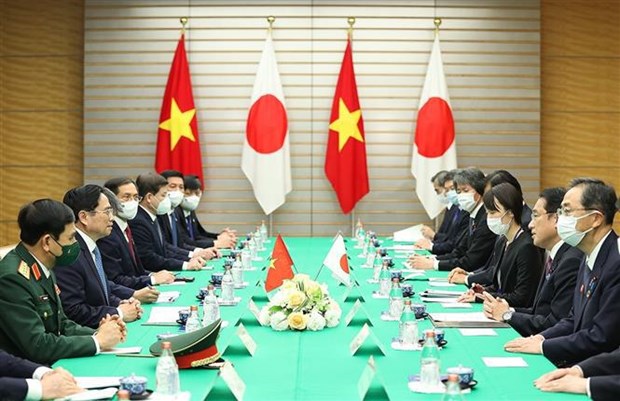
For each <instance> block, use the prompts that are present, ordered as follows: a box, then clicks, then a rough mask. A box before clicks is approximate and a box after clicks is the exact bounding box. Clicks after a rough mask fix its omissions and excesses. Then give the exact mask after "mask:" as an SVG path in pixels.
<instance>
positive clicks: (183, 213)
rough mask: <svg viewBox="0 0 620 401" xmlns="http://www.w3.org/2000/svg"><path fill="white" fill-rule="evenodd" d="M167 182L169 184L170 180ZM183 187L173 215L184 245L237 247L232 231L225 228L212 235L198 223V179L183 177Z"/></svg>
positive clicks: (200, 195)
mask: <svg viewBox="0 0 620 401" xmlns="http://www.w3.org/2000/svg"><path fill="white" fill-rule="evenodd" d="M168 182H169V183H170V179H168ZM183 186H184V190H185V197H184V198H183V201H182V202H181V206H180V207H178V208H176V210H175V213H176V216H177V221H179V223H180V224H179V228H180V231H181V236H182V237H183V240H184V241H185V243H187V244H190V245H196V246H200V247H203V248H208V247H211V246H214V247H215V248H217V249H226V248H234V247H235V246H236V245H237V235H236V232H235V231H234V230H231V229H230V228H225V229H224V230H222V232H220V233H219V234H218V233H212V232H209V231H207V230H205V229H204V227H203V226H202V224H200V221H198V217H197V216H196V208H197V207H198V204H199V203H200V198H201V197H202V186H201V183H200V180H199V179H198V177H196V176H195V175H186V176H184V177H183Z"/></svg>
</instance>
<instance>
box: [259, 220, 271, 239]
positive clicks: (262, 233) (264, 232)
mask: <svg viewBox="0 0 620 401" xmlns="http://www.w3.org/2000/svg"><path fill="white" fill-rule="evenodd" d="M260 236H261V238H262V239H263V243H266V242H267V240H268V239H269V233H268V232H267V226H266V225H265V220H262V221H261V224H260Z"/></svg>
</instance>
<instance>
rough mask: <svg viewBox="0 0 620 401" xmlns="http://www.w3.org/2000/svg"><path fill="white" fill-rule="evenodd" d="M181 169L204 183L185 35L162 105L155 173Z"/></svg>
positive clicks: (174, 62) (169, 77)
mask: <svg viewBox="0 0 620 401" xmlns="http://www.w3.org/2000/svg"><path fill="white" fill-rule="evenodd" d="M170 169H173V170H178V171H180V172H181V173H183V174H193V175H196V176H198V177H199V178H200V182H202V180H203V176H202V157H201V155H200V140H199V135H198V122H197V119H196V108H195V107H194V96H193V95H192V82H191V78H190V74H189V65H188V64H187V55H186V54H185V35H181V38H180V39H179V43H178V45H177V49H176V51H175V52H174V59H173V60H172V66H171V67H170V74H169V75H168V83H167V84H166V92H165V93H164V100H163V102H162V105H161V114H160V116H159V130H158V131H157V152H156V156H155V170H156V171H157V172H162V171H164V170H170Z"/></svg>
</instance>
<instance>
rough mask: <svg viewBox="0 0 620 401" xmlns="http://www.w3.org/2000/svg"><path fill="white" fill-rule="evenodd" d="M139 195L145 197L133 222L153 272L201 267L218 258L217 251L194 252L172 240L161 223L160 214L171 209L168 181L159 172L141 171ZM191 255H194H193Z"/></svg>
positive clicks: (142, 256)
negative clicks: (170, 241) (158, 217)
mask: <svg viewBox="0 0 620 401" xmlns="http://www.w3.org/2000/svg"><path fill="white" fill-rule="evenodd" d="M136 185H137V187H138V195H139V196H140V197H141V198H142V200H141V201H140V206H139V207H138V213H137V215H136V217H135V218H134V219H132V220H130V221H129V227H130V228H131V232H132V234H133V240H134V242H135V245H136V249H137V250H138V257H139V258H140V260H141V261H142V263H143V264H144V265H145V266H148V267H149V269H150V270H151V271H161V270H200V269H202V266H203V265H204V264H205V263H206V260H207V259H211V258H213V257H215V252H213V251H210V250H204V251H205V252H204V253H202V254H199V255H193V252H190V251H188V250H186V249H181V248H179V247H176V246H174V245H172V244H170V243H168V242H167V241H166V240H165V238H164V235H163V233H162V230H161V227H160V225H159V223H158V222H157V216H158V215H165V214H167V213H168V212H169V211H170V208H171V204H170V198H168V182H167V181H166V179H165V178H164V177H162V176H161V175H159V174H153V173H147V174H141V175H140V176H138V179H137V180H136ZM190 255H191V256H190Z"/></svg>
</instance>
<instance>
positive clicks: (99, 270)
mask: <svg viewBox="0 0 620 401" xmlns="http://www.w3.org/2000/svg"><path fill="white" fill-rule="evenodd" d="M93 255H95V267H96V268H97V275H98V276H99V282H100V283H101V287H102V288H103V294H104V295H105V302H106V304H109V301H108V280H107V279H106V277H105V272H104V271H103V261H102V260H101V252H99V248H97V247H95V249H94V250H93Z"/></svg>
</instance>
